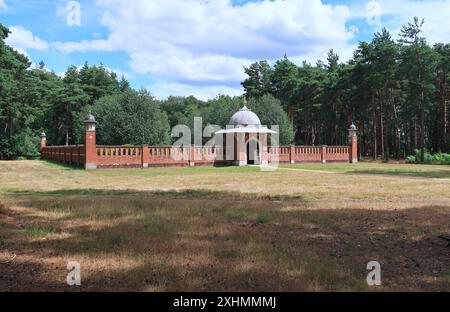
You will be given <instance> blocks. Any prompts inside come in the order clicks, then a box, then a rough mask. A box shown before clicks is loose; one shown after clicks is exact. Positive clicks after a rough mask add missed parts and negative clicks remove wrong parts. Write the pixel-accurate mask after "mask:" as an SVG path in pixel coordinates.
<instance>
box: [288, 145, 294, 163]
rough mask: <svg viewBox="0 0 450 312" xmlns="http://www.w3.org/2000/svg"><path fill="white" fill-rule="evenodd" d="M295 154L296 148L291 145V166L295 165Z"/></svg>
mask: <svg viewBox="0 0 450 312" xmlns="http://www.w3.org/2000/svg"><path fill="white" fill-rule="evenodd" d="M294 154H295V146H294V145H292V144H291V145H290V146H289V163H290V164H295V160H294Z"/></svg>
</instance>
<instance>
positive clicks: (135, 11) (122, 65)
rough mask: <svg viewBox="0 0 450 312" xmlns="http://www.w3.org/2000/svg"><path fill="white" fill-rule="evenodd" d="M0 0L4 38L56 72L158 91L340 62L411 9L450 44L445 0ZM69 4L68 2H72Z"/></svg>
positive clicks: (203, 90)
mask: <svg viewBox="0 0 450 312" xmlns="http://www.w3.org/2000/svg"><path fill="white" fill-rule="evenodd" d="M69 2H71V1H67V0H56V1H55V0H53V1H51V0H40V1H39V0H27V1H23V0H22V1H20V0H0V22H1V23H3V24H5V25H6V26H8V27H9V28H10V29H11V31H12V34H11V36H10V38H9V39H8V41H7V42H8V44H10V45H11V46H13V47H14V48H16V49H17V50H19V51H21V52H22V53H25V54H26V55H28V56H29V57H30V59H31V60H32V61H33V62H34V63H38V62H39V61H41V60H42V61H44V62H45V64H46V66H47V68H49V69H52V70H54V71H55V72H57V73H58V74H61V75H62V74H63V72H64V71H65V69H66V68H67V67H68V66H70V65H75V66H81V65H82V64H84V62H85V61H87V62H89V63H90V64H99V63H103V64H104V66H106V67H108V68H110V69H112V70H114V71H116V72H117V73H118V74H119V75H124V76H125V77H126V78H127V79H129V80H130V82H131V83H132V85H133V86H134V87H135V88H139V87H141V86H142V87H146V88H148V89H149V90H150V91H151V92H152V93H153V94H154V95H156V96H157V97H159V98H165V97H167V96H168V95H169V94H173V95H186V96H187V95H195V96H198V97H200V98H205V99H206V98H211V97H215V96H216V95H218V94H230V95H239V94H241V93H242V88H241V86H240V81H242V79H243V78H244V77H245V76H244V73H243V66H248V65H249V64H251V63H252V62H254V61H257V60H261V59H266V60H268V61H269V62H274V61H275V60H276V59H278V58H280V57H282V56H283V55H284V54H285V53H287V54H288V56H289V57H290V58H291V59H292V60H293V61H295V62H296V63H300V62H301V61H303V60H306V61H308V62H316V61H317V60H318V59H324V58H325V56H326V53H327V51H328V50H329V49H331V48H333V49H334V50H335V51H336V52H337V53H338V54H339V55H340V56H341V59H342V60H347V59H348V58H349V57H350V56H351V54H352V52H353V50H354V48H355V46H356V45H357V44H358V42H359V41H361V40H370V39H371V38H372V34H373V33H374V32H376V31H379V30H380V29H381V28H382V27H386V28H387V29H388V30H390V31H391V32H392V35H393V36H394V37H396V35H397V33H398V32H399V29H400V28H401V26H402V25H404V24H405V23H407V22H408V21H411V20H412V18H413V17H414V16H415V15H417V16H419V17H423V18H425V20H426V24H425V28H424V33H425V35H426V37H427V38H428V39H429V41H430V42H431V43H434V42H446V43H448V42H450V27H449V26H450V22H449V18H448V16H450V0H430V1H418V0H380V1H344V0H322V1H320V0H274V1H258V0H252V1H247V0H212V1H206V0H164V1H160V0H127V1H123V0H81V1H78V3H79V5H80V16H81V18H80V24H79V25H69V24H68V21H67V17H68V16H73V15H70V14H74V13H75V14H76V13H77V11H76V9H75V10H74V9H73V8H74V7H73V6H71V8H69V9H68V4H69ZM75 8H76V7H75Z"/></svg>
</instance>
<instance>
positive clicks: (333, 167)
mask: <svg viewBox="0 0 450 312" xmlns="http://www.w3.org/2000/svg"><path fill="white" fill-rule="evenodd" d="M281 167H282V168H290V169H300V170H317V171H327V172H336V173H349V174H373V175H392V176H411V177H423V178H450V167H449V166H430V165H411V164H389V163H380V162H360V163H357V164H294V165H282V166H281Z"/></svg>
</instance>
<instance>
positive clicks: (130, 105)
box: [77, 90, 170, 145]
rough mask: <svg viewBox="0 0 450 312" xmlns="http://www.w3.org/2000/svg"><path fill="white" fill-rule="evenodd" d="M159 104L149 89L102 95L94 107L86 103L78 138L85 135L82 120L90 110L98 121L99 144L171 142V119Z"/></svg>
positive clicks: (80, 117)
mask: <svg viewBox="0 0 450 312" xmlns="http://www.w3.org/2000/svg"><path fill="white" fill-rule="evenodd" d="M160 106H161V105H160V103H159V102H158V101H156V100H155V99H154V98H153V97H152V96H151V95H150V94H149V93H148V91H146V90H140V91H138V92H137V91H126V92H124V93H119V94H114V95H110V96H106V97H103V98H101V99H100V100H98V101H97V102H95V105H94V106H87V107H85V108H84V109H83V110H82V111H81V113H80V114H78V122H77V124H78V125H80V126H79V127H78V137H79V140H80V141H81V140H82V138H83V135H84V126H83V120H84V118H85V116H86V115H87V114H88V113H89V112H91V113H92V114H93V115H94V116H96V119H97V122H98V125H97V142H98V144H101V145H125V144H132V145H142V144H148V145H167V144H170V128H169V122H168V119H167V115H166V113H165V112H164V111H162V110H161V107H160Z"/></svg>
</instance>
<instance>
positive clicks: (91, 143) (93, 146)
mask: <svg viewBox="0 0 450 312" xmlns="http://www.w3.org/2000/svg"><path fill="white" fill-rule="evenodd" d="M84 124H85V135H84V148H85V155H86V161H85V168H86V170H95V169H97V143H96V133H95V125H96V124H97V122H96V121H95V118H94V116H92V115H91V114H89V115H88V116H87V117H86V119H85V120H84Z"/></svg>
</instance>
